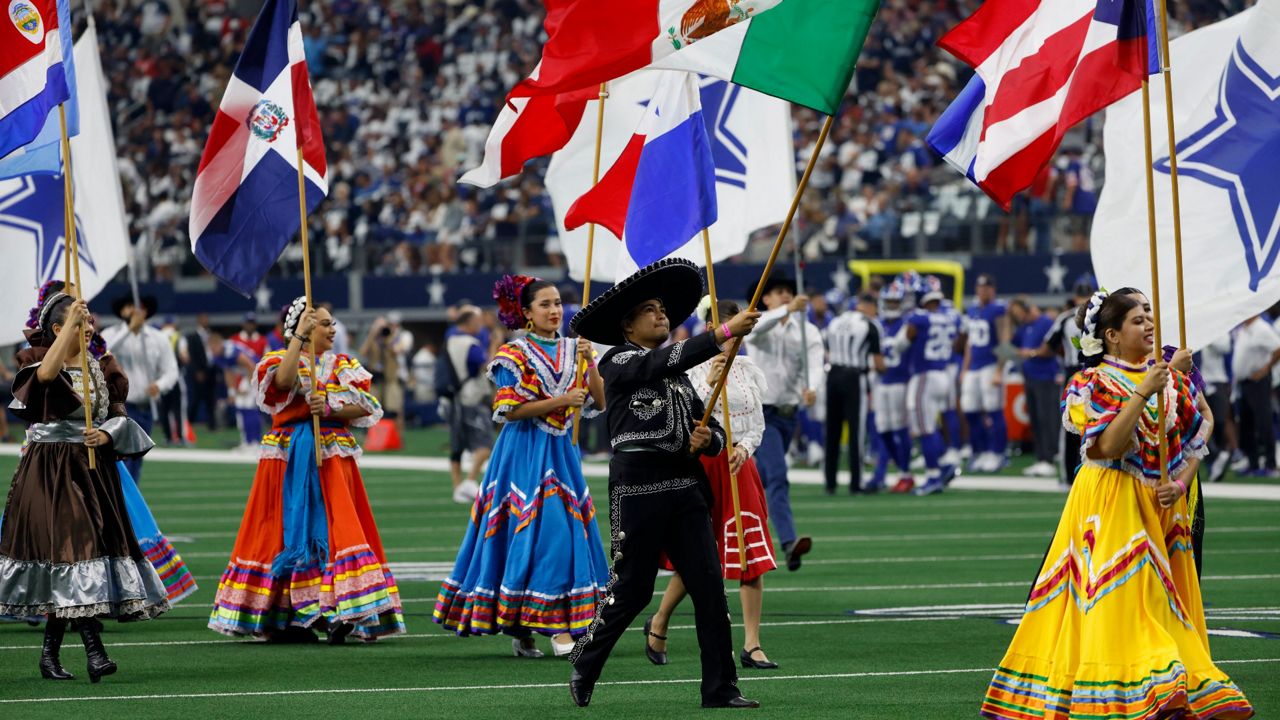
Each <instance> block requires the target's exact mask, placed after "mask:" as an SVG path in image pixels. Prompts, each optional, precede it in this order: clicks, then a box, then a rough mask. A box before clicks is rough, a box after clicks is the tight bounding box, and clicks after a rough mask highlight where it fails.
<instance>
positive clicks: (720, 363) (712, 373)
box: [707, 355, 725, 387]
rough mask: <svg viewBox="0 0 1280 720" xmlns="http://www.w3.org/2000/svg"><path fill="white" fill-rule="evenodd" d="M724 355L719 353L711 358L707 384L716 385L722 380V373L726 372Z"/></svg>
mask: <svg viewBox="0 0 1280 720" xmlns="http://www.w3.org/2000/svg"><path fill="white" fill-rule="evenodd" d="M724 361H725V357H724V355H717V356H715V357H713V358H711V362H710V364H709V366H708V367H707V384H708V385H711V386H713V387H714V386H715V384H716V383H718V382H720V373H722V372H724Z"/></svg>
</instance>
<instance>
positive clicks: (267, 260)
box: [191, 0, 329, 297]
mask: <svg viewBox="0 0 1280 720" xmlns="http://www.w3.org/2000/svg"><path fill="white" fill-rule="evenodd" d="M299 149H301V155H302V159H303V163H302V172H303V175H304V176H305V180H306V208H307V212H310V211H311V210H313V209H315V207H316V205H318V204H319V203H320V201H321V200H323V199H324V197H325V195H327V194H328V192H329V186H328V183H327V181H326V178H327V174H328V167H327V165H326V162H325V156H324V139H323V138H322V137H321V136H320V116H319V114H318V113H317V112H316V103H315V99H314V98H312V96H311V81H310V78H309V77H308V75H307V63H306V59H305V57H304V55H303V49H302V26H301V25H300V24H299V23H298V6H297V4H296V3H295V2H293V0H267V2H266V4H265V5H264V6H263V7H262V12H261V14H259V15H258V19H257V21H256V22H254V24H253V28H252V29H251V30H250V31H249V37H248V39H247V40H246V41H245V46H244V51H243V52H242V53H241V54H240V60H239V62H237V63H236V69H235V72H234V73H233V74H232V76H231V81H230V82H229V83H228V84H227V90H226V93H225V94H224V95H223V96H222V103H221V105H220V106H219V107H218V114H217V117H216V118H214V121H213V127H212V128H211V129H210V131H209V142H208V144H206V145H205V148H204V155H203V156H202V157H201V158H200V169H199V171H198V172H197V174H196V182H195V188H194V189H193V191H192V197H191V249H192V251H193V252H194V253H195V255H196V258H197V259H199V260H200V263H201V264H202V265H204V266H205V267H206V268H207V269H208V270H209V272H211V273H213V274H214V275H216V276H217V277H218V279H220V280H222V281H223V282H225V283H226V284H227V285H229V286H231V287H232V288H234V289H235V290H236V291H237V292H239V293H240V294H242V295H244V296H246V297H248V296H249V295H250V294H252V292H253V290H254V288H256V287H257V286H258V285H259V284H260V283H261V282H262V279H263V278H264V277H266V274H267V271H268V270H269V269H270V268H271V266H272V265H274V264H275V262H276V260H277V259H279V257H280V253H281V252H283V251H284V248H285V246H286V245H287V244H288V243H289V239H290V238H291V237H293V235H294V233H296V232H297V231H298V228H299V227H300V226H301V224H302V222H301V218H300V214H299V208H298V155H299V152H298V151H299Z"/></svg>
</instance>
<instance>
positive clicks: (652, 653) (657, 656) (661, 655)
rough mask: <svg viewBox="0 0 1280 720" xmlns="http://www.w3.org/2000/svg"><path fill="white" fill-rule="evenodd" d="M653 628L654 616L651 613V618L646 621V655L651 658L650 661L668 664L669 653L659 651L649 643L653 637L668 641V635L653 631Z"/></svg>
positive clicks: (655, 663) (656, 663) (657, 663)
mask: <svg viewBox="0 0 1280 720" xmlns="http://www.w3.org/2000/svg"><path fill="white" fill-rule="evenodd" d="M652 628H653V616H652V615H650V616H649V619H648V620H645V621H644V656H645V657H647V658H649V662H651V663H653V664H654V665H666V664H667V653H666V652H665V651H663V652H658V651H657V650H654V649H653V647H652V646H651V645H649V638H650V637H652V638H654V639H657V640H661V641H662V642H666V641H667V636H666V635H659V634H657V633H655V632H653V629H652Z"/></svg>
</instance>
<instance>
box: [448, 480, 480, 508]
mask: <svg viewBox="0 0 1280 720" xmlns="http://www.w3.org/2000/svg"><path fill="white" fill-rule="evenodd" d="M479 493H480V486H479V485H476V481H475V480H463V481H462V482H461V483H458V487H456V488H454V489H453V501H454V502H456V503H458V504H459V505H470V504H471V503H473V502H475V501H476V495H478V494H479Z"/></svg>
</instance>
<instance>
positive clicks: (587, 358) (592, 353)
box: [578, 338, 596, 365]
mask: <svg viewBox="0 0 1280 720" xmlns="http://www.w3.org/2000/svg"><path fill="white" fill-rule="evenodd" d="M595 357H596V349H595V348H593V347H591V343H590V342H588V341H587V340H586V339H585V338H579V339H578V363H579V364H582V363H586V364H587V365H590V364H591V361H592V360H594V359H595Z"/></svg>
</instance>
